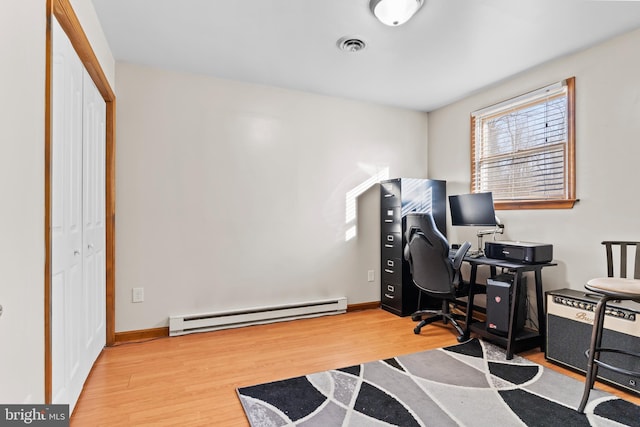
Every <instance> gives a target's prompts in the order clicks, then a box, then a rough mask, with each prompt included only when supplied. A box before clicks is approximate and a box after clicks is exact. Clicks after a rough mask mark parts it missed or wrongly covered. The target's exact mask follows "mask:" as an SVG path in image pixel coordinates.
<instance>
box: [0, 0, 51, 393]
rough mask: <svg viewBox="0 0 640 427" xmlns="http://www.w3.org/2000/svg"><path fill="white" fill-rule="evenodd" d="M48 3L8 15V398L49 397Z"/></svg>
mask: <svg viewBox="0 0 640 427" xmlns="http://www.w3.org/2000/svg"><path fill="white" fill-rule="evenodd" d="M45 10H46V9H45V2H44V1H43V0H24V1H20V2H13V4H12V6H11V7H10V8H5V12H6V13H2V14H0V28H2V34H3V36H2V37H0V57H2V62H1V65H0V93H2V101H1V102H0V141H1V142H0V200H2V209H0V236H2V238H0V272H2V279H1V280H0V304H1V305H2V306H3V308H4V313H3V314H2V316H1V317H0V342H1V343H3V344H2V351H0V378H2V380H1V382H2V386H1V387H0V402H3V403H12V402H13V403H22V402H25V403H26V402H37V401H42V400H43V399H44V372H43V369H44V323H43V322H44V316H43V307H44V294H43V290H44V281H43V277H44V276H43V274H44V70H45V24H46V22H45ZM17 64H19V65H17Z"/></svg>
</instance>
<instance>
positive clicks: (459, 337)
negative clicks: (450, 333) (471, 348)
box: [456, 335, 469, 343]
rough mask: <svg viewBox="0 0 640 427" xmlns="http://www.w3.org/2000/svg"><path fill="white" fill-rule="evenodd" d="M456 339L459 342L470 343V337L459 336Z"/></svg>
mask: <svg viewBox="0 0 640 427" xmlns="http://www.w3.org/2000/svg"><path fill="white" fill-rule="evenodd" d="M456 339H457V340H458V342H460V343H463V342H465V341H468V340H469V337H467V336H464V335H458V336H457V338H456Z"/></svg>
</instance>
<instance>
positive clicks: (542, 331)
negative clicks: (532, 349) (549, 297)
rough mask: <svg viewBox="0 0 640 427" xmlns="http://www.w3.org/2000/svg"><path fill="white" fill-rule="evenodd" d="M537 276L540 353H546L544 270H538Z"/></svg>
mask: <svg viewBox="0 0 640 427" xmlns="http://www.w3.org/2000/svg"><path fill="white" fill-rule="evenodd" d="M535 275H536V305H537V306H538V334H539V335H540V351H543V352H544V351H545V347H546V345H547V340H546V336H547V320H546V317H545V315H544V314H545V313H544V298H543V297H542V268H537V269H536V271H535Z"/></svg>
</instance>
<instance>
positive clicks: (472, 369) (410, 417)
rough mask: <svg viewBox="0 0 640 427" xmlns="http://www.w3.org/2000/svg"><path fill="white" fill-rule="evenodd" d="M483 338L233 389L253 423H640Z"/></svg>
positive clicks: (628, 406) (639, 414)
mask: <svg viewBox="0 0 640 427" xmlns="http://www.w3.org/2000/svg"><path fill="white" fill-rule="evenodd" d="M583 386H584V383H583V382H582V381H577V380H575V379H573V378H571V377H568V376H566V375H562V374H560V373H558V372H555V371H552V370H550V369H545V368H544V367H543V366H540V365H537V364H535V363H533V362H531V361H529V360H527V359H524V358H522V357H519V356H517V355H514V357H513V359H511V360H506V359H505V351H504V349H502V348H499V347H496V346H494V345H492V344H490V343H487V342H485V341H479V340H477V339H472V340H470V341H467V342H466V343H463V344H458V345H455V346H451V347H446V348H440V349H435V350H428V351H423V352H419V353H414V354H408V355H404V356H398V357H394V358H392V359H386V360H379V361H375V362H368V363H363V364H361V365H356V366H350V367H346V368H341V369H334V370H330V371H325V372H318V373H314V374H310V375H305V376H301V377H297V378H290V379H286V380H282V381H275V382H271V383H266V384H260V385H255V386H250V387H242V388H239V389H238V390H237V391H238V396H239V398H240V401H241V403H242V406H243V408H244V411H245V413H246V415H247V419H248V420H249V423H250V424H251V426H252V427H263V426H305V427H312V426H318V427H331V426H353V427H361V426H362V427H364V426H367V427H368V426H407V427H409V426H437V427H444V426H469V427H476V426H491V427H494V426H499V427H506V426H554V427H555V426H571V427H573V426H603V427H605V426H606V427H613V426H621V425H622V426H625V425H626V426H640V407H639V406H636V405H634V404H632V403H630V402H627V401H625V400H622V399H619V398H617V397H615V396H613V395H611V394H608V393H605V392H602V391H599V390H595V389H594V390H593V391H592V392H591V397H590V400H589V403H588V405H587V408H586V409H585V414H581V413H578V412H577V411H576V410H575V408H577V406H578V404H579V402H580V398H581V396H582V391H583Z"/></svg>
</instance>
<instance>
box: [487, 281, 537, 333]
mask: <svg viewBox="0 0 640 427" xmlns="http://www.w3.org/2000/svg"><path fill="white" fill-rule="evenodd" d="M513 281H514V275H513V274H500V275H498V276H495V277H492V278H490V279H487V322H486V325H487V331H488V332H491V333H492V334H496V335H500V336H505V337H506V336H507V335H508V333H509V316H510V314H511V304H514V303H516V304H517V306H516V319H515V321H514V323H513V332H514V333H518V332H519V331H521V330H522V329H523V328H524V322H525V319H526V317H527V304H526V297H527V281H526V277H525V276H522V279H521V280H520V283H519V284H518V286H519V289H518V299H519V301H518V302H514V300H513Z"/></svg>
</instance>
